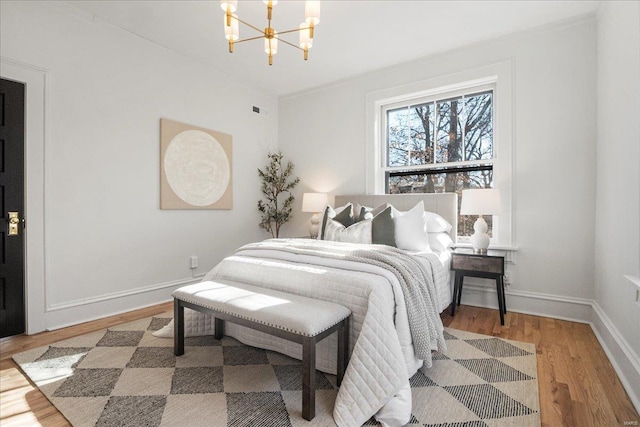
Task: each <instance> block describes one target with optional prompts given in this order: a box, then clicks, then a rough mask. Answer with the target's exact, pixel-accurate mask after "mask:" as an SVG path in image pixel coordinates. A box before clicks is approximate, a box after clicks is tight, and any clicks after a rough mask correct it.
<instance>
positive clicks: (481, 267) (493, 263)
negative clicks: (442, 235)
mask: <svg viewBox="0 0 640 427" xmlns="http://www.w3.org/2000/svg"><path fill="white" fill-rule="evenodd" d="M451 268H452V269H453V270H466V271H479V272H484V273H498V274H504V258H502V257H495V258H494V257H487V256H475V255H467V254H455V253H454V254H453V255H452V258H451Z"/></svg>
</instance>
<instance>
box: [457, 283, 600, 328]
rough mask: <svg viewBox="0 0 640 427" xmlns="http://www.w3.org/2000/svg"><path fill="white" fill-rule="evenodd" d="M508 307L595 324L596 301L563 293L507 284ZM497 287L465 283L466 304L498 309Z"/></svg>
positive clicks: (514, 309) (463, 301)
mask: <svg viewBox="0 0 640 427" xmlns="http://www.w3.org/2000/svg"><path fill="white" fill-rule="evenodd" d="M506 296H507V310H508V311H514V312H517V313H524V314H531V315H534V316H543V317H551V318H553V319H560V320H569V321H571V322H579V323H591V318H592V313H593V308H592V306H591V305H592V303H593V300H590V299H586V298H573V297H565V296H559V295H550V294H543V293H538V292H527V291H519V290H510V289H509V288H508V287H507V290H506ZM497 298H498V297H497V293H496V289H495V287H488V286H482V285H477V284H472V283H469V284H465V285H464V290H463V292H462V303H463V304H465V305H472V306H476V307H487V308H494V309H496V310H497V309H498V300H497Z"/></svg>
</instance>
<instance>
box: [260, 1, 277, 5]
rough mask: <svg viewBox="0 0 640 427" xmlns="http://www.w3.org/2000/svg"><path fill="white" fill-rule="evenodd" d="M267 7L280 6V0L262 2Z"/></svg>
mask: <svg viewBox="0 0 640 427" xmlns="http://www.w3.org/2000/svg"><path fill="white" fill-rule="evenodd" d="M262 2H263V3H264V4H266V5H267V6H275V5H277V4H278V0H262Z"/></svg>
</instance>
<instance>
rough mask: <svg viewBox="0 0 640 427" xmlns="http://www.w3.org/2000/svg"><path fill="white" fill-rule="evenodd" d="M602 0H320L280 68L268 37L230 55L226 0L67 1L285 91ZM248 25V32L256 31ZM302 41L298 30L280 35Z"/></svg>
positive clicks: (262, 19) (244, 13)
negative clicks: (306, 37)
mask: <svg viewBox="0 0 640 427" xmlns="http://www.w3.org/2000/svg"><path fill="white" fill-rule="evenodd" d="M599 3H600V1H562V0H554V1H549V0H543V1H532V0H531V1H530V0H525V1H513V0H511V1H504V0H498V1H418V0H413V1H397V0H395V1H382V0H375V1H365V0H355V1H345V0H333V1H329V0H325V1H322V3H321V5H322V10H321V17H320V23H319V24H318V26H317V28H316V32H315V39H314V45H313V48H312V49H310V51H309V60H308V61H304V60H303V59H302V52H301V51H299V50H297V49H294V48H292V47H289V46H285V45H284V44H282V43H281V44H280V46H279V50H278V54H277V55H275V57H274V63H273V66H269V65H268V59H267V55H266V54H265V53H264V50H263V43H262V41H252V42H247V43H242V44H237V45H236V46H235V49H234V53H233V54H229V52H228V43H227V41H226V39H225V38H224V31H223V16H224V12H223V11H222V9H221V8H220V6H219V1H217V0H212V1H147V0H144V1H129V0H128V1H113V0H110V1H93V0H91V1H68V2H67V4H68V5H69V6H70V7H73V8H79V9H82V10H83V11H84V12H86V13H89V14H90V15H93V17H94V18H98V19H100V20H103V21H106V22H109V23H111V24H113V25H115V26H117V27H120V28H122V29H124V30H127V31H129V32H131V33H134V34H136V35H138V36H140V37H142V38H145V39H147V40H149V41H151V42H153V43H157V44H159V45H162V46H164V47H166V48H168V49H170V50H173V51H175V52H178V53H180V54H183V55H185V56H187V57H189V58H192V59H194V60H197V61H200V62H202V63H204V64H207V65H209V66H211V67H214V68H216V69H218V70H220V71H221V72H223V73H225V74H228V75H229V76H234V77H236V78H239V79H241V81H243V82H244V83H245V84H246V85H248V86H250V87H252V88H255V89H256V90H259V91H262V92H265V93H268V94H271V95H274V96H283V95H288V94H292V93H296V92H300V91H304V90H308V89H311V88H314V87H317V86H321V85H324V84H327V83H330V82H334V81H337V80H341V79H345V78H348V77H353V76H355V75H358V74H361V73H365V72H368V71H372V70H375V69H379V68H383V67H387V66H391V65H394V64H397V63H401V62H406V61H410V60H412V59H415V58H420V57H424V56H428V55H432V54H435V53H438V52H443V51H446V50H450V49H454V48H457V47H460V46H464V45H468V44H472V43H476V42H479V41H483V40H487V39H491V38H494V37H497V36H501V35H504V34H508V33H512V32H516V31H521V30H524V29H528V28H533V27H537V26H540V25H544V24H547V23H551V22H557V21H562V20H566V19H569V18H572V17H575V16H579V15H584V14H588V13H592V12H594V11H595V10H596V9H597V8H598V5H599ZM237 14H238V16H239V17H240V18H241V19H243V20H245V21H247V22H249V23H251V24H253V25H255V26H256V27H258V28H263V27H266V6H265V5H264V3H263V2H262V1H249V0H245V1H243V0H241V1H239V2H238V11H237ZM303 19H304V2H303V1H287V0H284V1H282V0H281V1H280V2H278V4H277V5H276V6H274V10H273V21H272V22H273V26H274V28H275V29H276V30H277V31H284V30H289V29H293V28H296V27H297V26H298V25H299V24H300V23H301V22H302V21H303ZM256 34H258V33H256V32H255V31H254V30H252V29H250V28H248V27H245V26H241V27H240V37H241V38H245V37H252V36H254V35H256ZM282 37H283V38H284V39H286V40H288V41H290V42H291V43H294V44H297V34H289V35H288V36H284V35H283V36H282Z"/></svg>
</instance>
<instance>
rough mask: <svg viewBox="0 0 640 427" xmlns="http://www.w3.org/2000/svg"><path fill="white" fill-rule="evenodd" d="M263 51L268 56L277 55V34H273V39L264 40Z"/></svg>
mask: <svg viewBox="0 0 640 427" xmlns="http://www.w3.org/2000/svg"><path fill="white" fill-rule="evenodd" d="M264 51H265V53H267V54H269V55H275V54H276V53H278V33H275V35H274V36H273V38H270V39H268V38H265V39H264Z"/></svg>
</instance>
